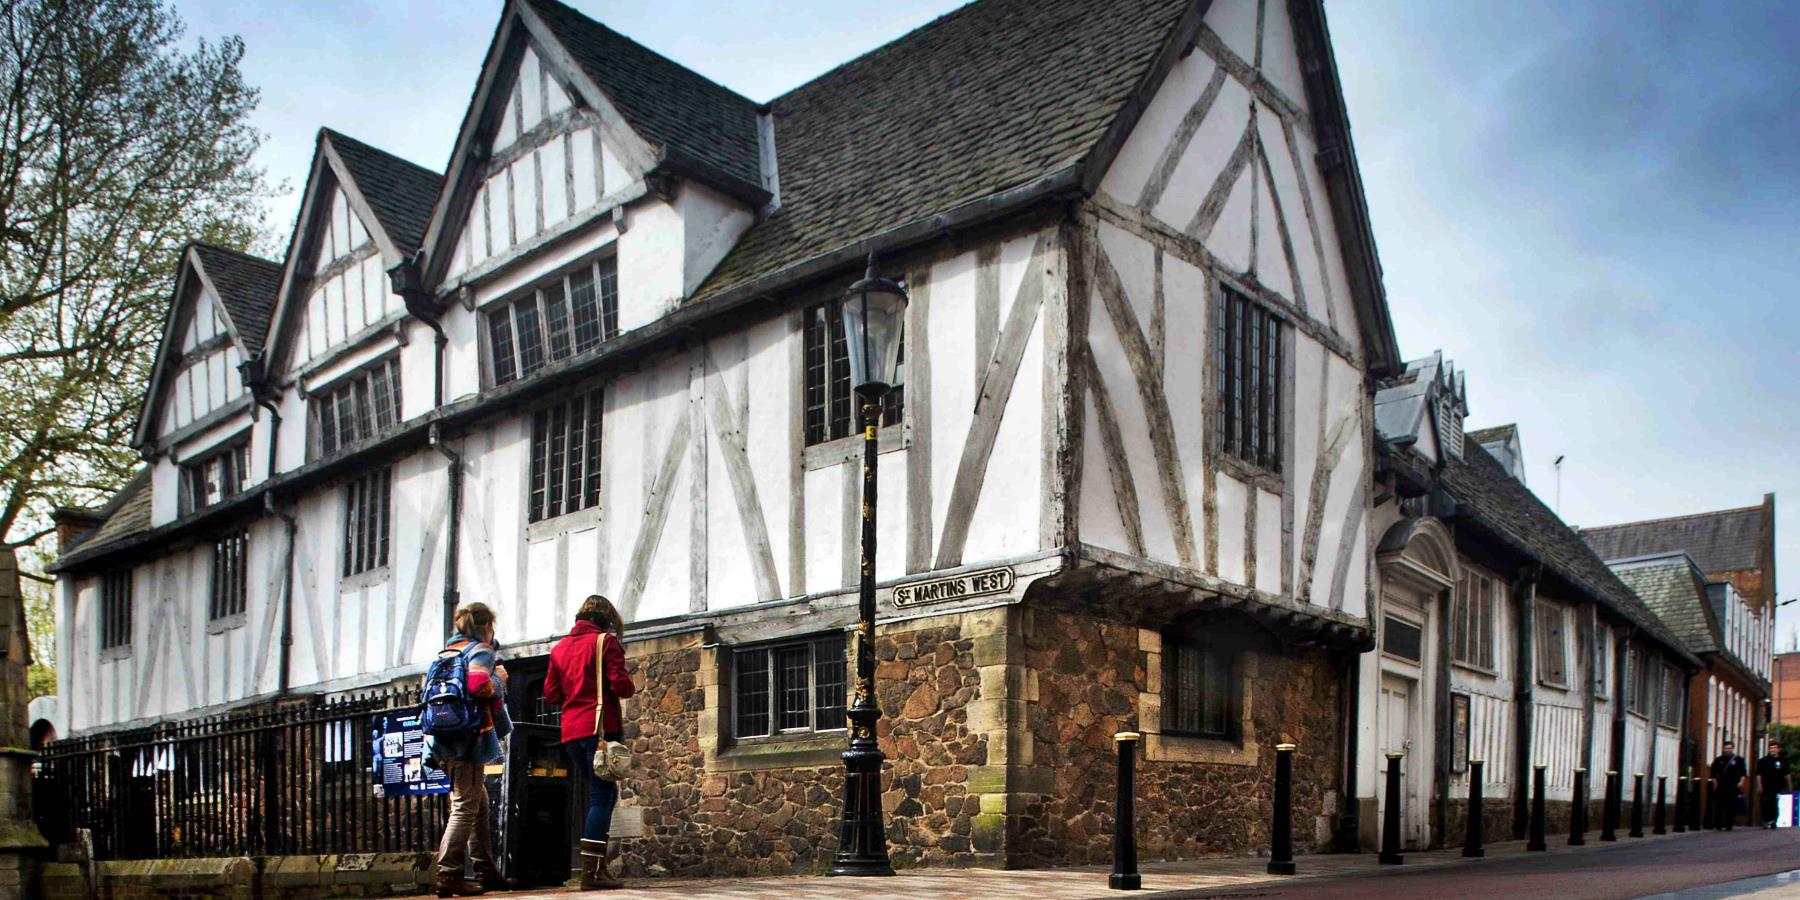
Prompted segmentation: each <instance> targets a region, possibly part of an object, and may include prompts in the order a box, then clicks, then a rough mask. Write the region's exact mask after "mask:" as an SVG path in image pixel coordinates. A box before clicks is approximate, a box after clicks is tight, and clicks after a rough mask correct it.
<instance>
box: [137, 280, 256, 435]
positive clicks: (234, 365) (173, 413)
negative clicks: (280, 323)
mask: <svg viewBox="0 0 1800 900" xmlns="http://www.w3.org/2000/svg"><path fill="white" fill-rule="evenodd" d="M280 272H281V268H280V266H278V265H277V264H276V263H274V262H272V261H270V260H266V259H261V258H259V257H255V256H251V255H249V254H246V253H242V252H240V251H237V250H230V249H227V248H224V247H214V246H211V245H207V244H190V245H188V247H187V248H185V249H184V250H183V251H182V254H181V263H180V265H179V267H178V268H177V271H176V276H175V285H174V288H173V289H172V291H171V294H170V301H169V315H168V317H167V319H165V320H164V325H163V337H162V342H161V344H160V345H159V346H158V348H157V355H156V362H155V364H154V366H153V368H152V370H151V375H150V384H149V389H148V390H147V391H146V392H145V395H144V405H143V408H142V411H141V412H140V413H139V417H138V428H137V436H136V439H135V440H134V444H135V445H136V446H138V447H140V448H146V449H152V448H153V446H154V443H155V442H156V441H157V440H158V439H159V438H163V437H165V436H168V435H172V434H175V433H177V432H180V431H182V430H183V429H186V428H188V427H189V426H190V425H193V424H194V423H196V422H200V421H203V420H205V419H207V417H208V416H211V415H213V414H215V413H217V412H219V411H221V410H223V409H225V408H226V407H228V406H230V405H232V404H233V403H234V402H236V401H238V400H239V399H241V398H242V397H243V396H244V395H245V388H244V382H243V376H242V374H241V373H240V372H239V371H238V366H239V365H240V364H241V363H242V362H243V361H244V360H245V359H247V358H249V357H251V356H254V355H255V354H256V353H258V352H260V351H261V349H262V346H263V340H264V335H265V334H266V332H267V329H268V321H269V318H268V317H269V311H270V310H271V309H273V306H274V298H275V289H276V285H277V283H278V279H279V277H280Z"/></svg>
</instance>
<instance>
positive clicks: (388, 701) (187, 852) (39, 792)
mask: <svg viewBox="0 0 1800 900" xmlns="http://www.w3.org/2000/svg"><path fill="white" fill-rule="evenodd" d="M417 703H418V692H417V691H416V690H388V691H375V692H369V693H363V694H356V695H352V696H347V697H342V698H337V699H332V700H324V699H322V698H310V699H307V700H303V701H288V702H283V703H280V704H274V705H269V706H260V707H257V708H255V709H253V710H247V711H233V712H229V713H224V714H220V715H216V716H207V717H202V718H195V719H188V720H185V721H179V722H167V723H160V724H157V725H154V726H151V727H147V728H140V729H134V730H131V731H121V732H112V733H108V734H101V735H94V736H91V737H81V738H72V739H69V740H63V741H56V742H54V743H52V744H50V745H49V746H48V747H46V748H45V749H44V752H43V755H42V756H41V757H40V758H39V759H38V763H37V766H36V779H35V784H34V789H33V795H34V796H33V800H34V806H35V809H36V812H37V818H38V824H39V827H40V828H42V829H43V831H44V834H45V836H46V837H48V838H49V839H50V840H51V841H52V842H64V841H69V840H72V839H73V838H74V835H75V832H76V830H77V829H84V828H85V829H88V831H89V832H90V833H91V835H92V838H93V850H94V855H95V856H96V857H97V858H99V859H146V858H161V857H205V856H261V855H292V854H304V855H313V854H326V853H380V852H406V851H415V852H416V851H422V850H429V849H431V848H432V847H434V846H435V844H436V842H437V839H438V836H439V835H440V834H441V833H442V831H443V826H444V820H445V818H446V817H447V815H448V813H449V808H448V804H447V799H446V798H445V797H444V796H442V795H433V796H423V797H378V796H376V791H375V787H376V779H375V775H374V772H373V768H372V762H373V754H374V747H373V742H372V740H371V734H372V732H371V726H372V720H373V718H374V716H375V715H376V714H378V713H382V712H385V711H389V710H396V709H404V708H406V707H410V706H413V705H416V704H417Z"/></svg>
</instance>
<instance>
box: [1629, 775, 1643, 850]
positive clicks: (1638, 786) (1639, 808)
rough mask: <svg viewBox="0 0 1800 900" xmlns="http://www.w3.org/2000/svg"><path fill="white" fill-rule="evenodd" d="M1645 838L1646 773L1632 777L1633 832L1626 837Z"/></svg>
mask: <svg viewBox="0 0 1800 900" xmlns="http://www.w3.org/2000/svg"><path fill="white" fill-rule="evenodd" d="M1643 836H1644V773H1642V772H1637V773H1635V774H1633V775H1632V776H1631V832H1630V833H1629V834H1627V835H1626V837H1634V838H1636V837H1643Z"/></svg>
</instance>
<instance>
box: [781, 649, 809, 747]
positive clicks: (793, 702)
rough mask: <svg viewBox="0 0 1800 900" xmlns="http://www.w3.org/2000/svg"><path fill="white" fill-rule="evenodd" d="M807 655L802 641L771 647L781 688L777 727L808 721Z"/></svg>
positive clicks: (802, 724) (798, 725)
mask: <svg viewBox="0 0 1800 900" xmlns="http://www.w3.org/2000/svg"><path fill="white" fill-rule="evenodd" d="M811 656H812V654H811V653H810V652H809V648H808V647H807V646H806V645H805V644H801V645H800V646H798V647H782V648H780V649H779V650H776V651H775V657H776V677H777V679H778V681H777V683H778V685H779V689H780V692H781V696H780V702H781V716H780V725H779V727H780V729H781V730H782V731H790V730H794V729H801V728H806V727H808V726H809V725H811V724H812V690H811V684H810V678H811V675H810V672H811V669H812V666H811V661H812V660H811Z"/></svg>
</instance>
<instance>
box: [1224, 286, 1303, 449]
mask: <svg viewBox="0 0 1800 900" xmlns="http://www.w3.org/2000/svg"><path fill="white" fill-rule="evenodd" d="M1211 314H1212V321H1211V322H1210V323H1209V327H1210V329H1211V330H1210V338H1211V341H1212V359H1210V360H1208V362H1209V363H1210V365H1211V367H1212V370H1211V376H1212V378H1213V387H1212V391H1211V392H1210V394H1211V396H1210V397H1209V400H1210V402H1211V403H1212V404H1213V407H1214V415H1213V418H1212V421H1211V422H1209V423H1208V424H1209V425H1211V426H1212V435H1213V436H1212V447H1213V449H1214V450H1215V451H1216V452H1217V454H1218V457H1219V459H1221V460H1224V461H1227V462H1229V463H1231V464H1233V465H1236V466H1242V467H1244V468H1246V469H1248V470H1249V473H1250V474H1259V475H1271V476H1275V477H1281V476H1282V475H1283V468H1284V462H1285V454H1286V452H1287V449H1288V446H1289V438H1288V434H1287V427H1286V425H1285V421H1286V416H1287V413H1288V402H1289V401H1288V398H1287V397H1286V396H1285V394H1284V391H1283V384H1284V382H1285V381H1286V379H1285V378H1284V377H1283V375H1284V374H1285V372H1286V367H1287V364H1288V361H1289V359H1290V357H1291V355H1292V348H1291V347H1290V346H1289V344H1288V341H1289V337H1288V333H1289V332H1290V331H1291V326H1292V324H1293V323H1292V322H1291V321H1290V320H1289V318H1288V316H1287V314H1286V313H1284V312H1282V311H1281V310H1280V309H1278V308H1276V307H1275V306H1274V305H1272V304H1269V303H1266V302H1264V301H1262V300H1261V299H1259V298H1257V297H1256V295H1255V294H1254V293H1253V292H1251V291H1249V290H1246V289H1244V288H1241V287H1238V286H1237V285H1234V284H1231V283H1230V282H1228V281H1227V280H1226V279H1224V278H1219V279H1218V289H1217V291H1216V292H1215V296H1214V298H1213V304H1212V310H1211ZM1271 338H1272V339H1273V340H1270V339H1271ZM1252 343H1254V344H1255V345H1256V346H1255V350H1254V352H1251V347H1250V345H1251V344H1252ZM1246 376H1248V379H1249V380H1250V381H1252V382H1254V384H1253V385H1252V387H1251V391H1252V392H1254V393H1246V392H1245V391H1244V390H1243V388H1244V383H1245V380H1246ZM1251 418H1254V419H1255V421H1256V422H1257V423H1259V427H1257V428H1256V429H1255V431H1254V433H1248V434H1246V433H1244V432H1243V431H1241V430H1240V428H1239V426H1240V425H1241V424H1242V423H1243V422H1245V421H1246V420H1248V419H1251Z"/></svg>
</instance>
